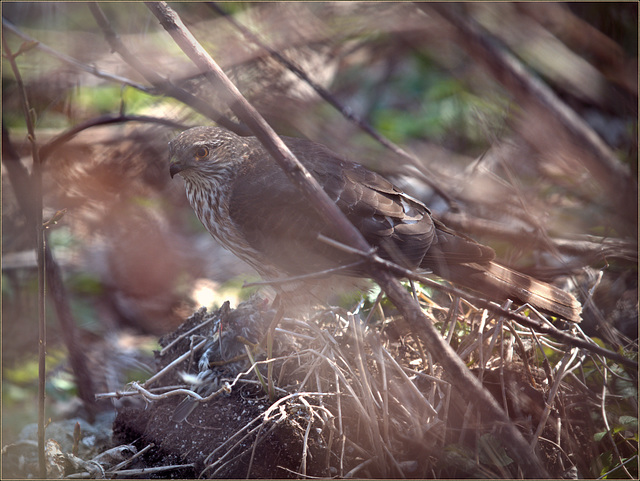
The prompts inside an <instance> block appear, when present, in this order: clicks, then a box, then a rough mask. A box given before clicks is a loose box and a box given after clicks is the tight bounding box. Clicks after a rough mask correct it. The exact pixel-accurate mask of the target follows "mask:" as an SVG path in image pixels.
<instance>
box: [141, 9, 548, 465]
mask: <svg viewBox="0 0 640 481" xmlns="http://www.w3.org/2000/svg"><path fill="white" fill-rule="evenodd" d="M147 6H148V8H149V9H150V10H151V11H152V12H153V13H154V15H155V16H156V17H157V18H158V20H159V21H160V23H161V24H162V26H163V27H164V28H165V30H167V31H168V32H169V34H170V35H171V36H172V37H173V38H174V40H175V41H176V43H177V44H178V45H179V46H180V47H181V48H182V49H183V51H184V52H185V53H186V54H187V55H188V56H189V58H191V59H192V60H193V62H194V63H195V64H196V65H197V66H198V67H200V68H201V69H202V71H204V72H205V73H206V75H207V76H208V77H209V78H210V79H212V81H213V82H214V83H215V84H216V87H217V88H218V89H219V90H220V91H221V96H222V98H223V100H225V101H226V102H228V103H229V105H230V106H231V108H232V110H233V111H234V112H235V113H236V115H238V117H239V118H240V119H241V120H243V121H244V122H245V123H246V124H247V125H248V127H249V128H250V129H251V131H252V132H253V133H254V134H255V135H256V137H257V138H258V139H260V141H261V142H263V144H264V146H265V148H266V149H267V151H268V152H269V153H270V154H271V155H272V156H273V157H274V159H275V160H276V161H277V162H278V164H279V165H280V166H281V167H282V168H283V170H284V171H285V173H286V174H287V175H288V176H289V178H290V179H291V180H292V181H293V182H294V184H295V185H296V186H297V187H298V188H299V189H300V190H301V191H302V192H303V193H304V195H305V197H306V198H308V199H309V200H310V201H311V202H312V203H313V205H314V207H315V208H316V209H318V211H319V212H320V213H321V214H322V216H323V218H324V219H325V220H326V221H327V222H330V223H331V224H332V225H334V226H335V227H336V228H337V231H338V232H339V233H340V234H341V235H342V237H343V239H341V240H346V244H347V245H349V246H350V247H355V248H357V249H360V250H362V251H365V252H367V251H369V250H370V247H369V245H368V244H367V242H366V241H365V240H364V238H363V237H362V235H361V234H360V232H359V231H358V230H357V229H356V228H355V227H354V226H353V225H352V224H351V223H350V222H349V221H348V219H347V218H346V217H345V216H344V214H342V212H341V211H340V210H339V209H338V207H337V206H336V205H335V204H334V203H333V202H331V200H330V199H329V197H328V196H327V195H326V193H325V192H324V191H323V190H322V188H321V187H320V186H319V185H318V183H317V181H316V180H315V179H314V178H313V177H312V176H311V175H310V174H309V172H307V171H306V169H304V167H303V166H302V165H300V163H299V162H298V161H297V159H295V157H294V156H293V155H292V154H291V152H290V151H289V150H288V149H287V148H286V146H285V145H284V143H283V142H282V140H281V139H280V138H279V137H278V136H277V135H276V134H275V132H274V131H273V129H272V128H271V127H270V126H269V125H268V124H267V123H266V121H265V120H264V119H263V118H262V117H261V116H260V115H259V114H258V112H257V111H256V110H255V109H254V108H253V107H252V106H251V105H250V104H249V102H248V101H247V100H246V99H245V98H244V97H243V96H242V94H241V93H240V92H239V91H238V89H237V88H236V87H235V85H233V83H232V82H231V81H230V80H229V79H228V78H227V76H226V75H225V74H224V72H223V71H222V69H221V68H220V67H219V66H218V65H217V64H216V62H215V61H214V60H213V59H212V58H211V57H210V56H209V54H208V53H207V52H206V51H205V50H204V48H203V47H202V46H201V45H200V44H199V43H198V41H197V40H196V39H195V37H193V35H192V34H191V33H190V32H189V30H188V29H187V28H186V26H185V25H184V24H183V23H182V21H181V19H180V18H179V17H178V15H177V14H176V13H175V12H174V11H173V10H172V9H171V8H169V7H168V5H167V4H166V3H164V2H159V3H150V2H149V3H147ZM371 274H372V277H373V278H374V279H375V280H376V281H377V282H378V283H379V284H380V286H381V287H382V288H383V289H384V290H385V291H386V292H387V294H388V295H389V297H390V298H391V299H392V301H393V302H394V304H395V305H396V307H397V308H398V309H399V310H400V311H401V312H402V314H403V315H404V317H405V319H406V320H407V321H408V322H409V324H410V325H411V327H412V329H413V331H414V332H415V333H418V334H419V335H420V337H422V338H423V339H424V341H425V342H426V344H427V346H428V347H429V348H430V350H431V351H432V353H433V354H434V355H435V356H436V357H437V359H438V360H440V362H442V364H443V366H444V367H445V369H446V370H447V372H448V373H449V375H450V376H451V377H452V378H453V384H454V385H456V386H457V387H458V388H459V389H460V392H461V393H462V395H463V396H465V397H466V398H467V399H468V400H470V401H472V402H473V403H474V404H475V405H476V406H477V407H478V409H479V410H480V412H482V413H483V415H484V416H485V421H486V422H489V423H492V424H493V425H494V426H496V428H497V431H498V433H500V434H502V435H503V436H504V439H505V444H506V445H507V446H508V447H509V451H510V452H511V453H512V454H513V456H514V457H515V458H516V459H517V460H518V463H519V464H520V466H521V467H522V469H523V471H524V473H525V475H526V476H529V477H547V473H546V470H545V469H544V467H543V466H542V464H541V462H540V460H539V459H537V457H535V456H531V455H530V453H529V446H528V444H527V442H526V441H525V439H524V437H523V436H522V434H521V433H520V432H519V431H518V430H517V429H516V428H515V426H514V425H513V423H512V422H511V421H510V419H509V418H508V417H507V415H506V414H505V412H504V411H503V409H502V408H501V407H500V405H499V404H498V403H497V401H496V400H495V398H493V396H492V395H491V394H490V393H489V392H488V391H487V390H486V389H485V388H483V386H482V384H481V383H480V381H479V380H478V379H477V378H476V377H475V376H473V375H472V374H471V373H470V372H469V370H468V369H467V367H466V365H465V364H464V362H463V361H462V360H461V359H460V358H459V357H458V356H457V355H456V353H455V352H454V351H453V349H452V348H451V346H449V345H448V344H447V343H445V342H444V340H443V339H442V338H441V337H440V335H439V333H438V332H437V330H436V329H435V327H434V326H433V325H432V324H431V323H430V322H429V321H428V320H427V318H426V316H425V315H424V313H423V312H422V310H421V309H420V307H419V306H418V305H417V303H415V302H414V301H413V300H412V298H411V297H410V296H409V295H408V293H407V292H406V291H405V290H404V288H403V287H402V286H401V285H400V283H399V281H398V280H397V278H396V277H395V276H394V275H393V274H391V273H390V272H389V271H387V270H385V269H382V268H380V267H377V266H372V268H371Z"/></svg>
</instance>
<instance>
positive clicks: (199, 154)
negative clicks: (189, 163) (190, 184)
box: [196, 147, 209, 160]
mask: <svg viewBox="0 0 640 481" xmlns="http://www.w3.org/2000/svg"><path fill="white" fill-rule="evenodd" d="M208 155H209V149H208V148H207V147H200V148H199V149H198V150H196V159H198V160H201V159H204V158H205V157H206V156H208Z"/></svg>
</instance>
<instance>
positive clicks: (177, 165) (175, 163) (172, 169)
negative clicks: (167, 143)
mask: <svg viewBox="0 0 640 481" xmlns="http://www.w3.org/2000/svg"><path fill="white" fill-rule="evenodd" d="M169 162H170V163H171V165H170V166H169V174H170V175H171V178H172V179H173V176H174V175H176V174H179V173H180V172H182V171H183V170H184V169H185V166H184V165H183V164H182V163H181V162H180V161H179V160H178V159H177V158H175V157H171V158H170V159H169Z"/></svg>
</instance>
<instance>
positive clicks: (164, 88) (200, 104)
mask: <svg viewBox="0 0 640 481" xmlns="http://www.w3.org/2000/svg"><path fill="white" fill-rule="evenodd" d="M89 9H90V10H91V13H92V14H93V16H94V17H95V19H96V22H98V25H99V26H100V28H101V29H102V32H103V33H104V36H105V38H106V40H107V42H108V43H109V45H110V46H111V48H112V49H113V51H114V52H118V54H119V55H120V56H121V57H122V59H123V60H124V61H125V62H126V63H127V64H128V65H130V66H131V67H132V68H134V69H135V70H136V71H138V72H139V73H140V74H141V75H142V76H143V77H144V78H145V79H146V80H147V81H148V82H149V83H151V84H152V85H153V86H154V87H155V88H156V89H158V90H159V91H160V92H163V93H164V94H166V95H168V96H169V97H173V98H175V99H176V100H179V101H181V102H183V103H185V104H187V105H189V106H191V107H192V108H193V109H194V110H195V111H197V112H199V113H201V114H202V115H204V116H206V117H208V118H210V119H211V120H213V121H214V122H216V123H218V124H220V125H222V126H224V127H225V128H227V129H229V130H232V131H233V132H236V133H237V134H242V133H247V132H246V129H245V128H244V127H243V126H241V125H238V124H237V123H235V122H232V121H231V120H229V119H228V118H226V117H225V116H224V115H223V114H221V113H220V112H218V111H217V110H216V109H214V108H213V107H211V105H209V104H208V103H207V102H204V101H202V100H200V99H199V98H198V97H196V96H195V95H193V94H191V93H189V92H187V91H186V90H184V89H181V88H180V87H177V86H176V85H174V84H173V83H171V82H170V81H169V80H167V79H165V78H164V77H162V76H161V75H159V74H157V73H156V72H155V71H154V70H153V69H151V68H148V67H147V66H146V65H145V64H144V63H142V62H140V61H139V60H138V59H137V57H136V56H135V55H133V54H132V53H131V52H130V51H129V49H128V48H127V47H126V45H125V44H124V43H123V42H122V41H121V40H120V37H119V36H118V34H117V33H116V32H115V31H114V30H113V29H112V28H111V24H110V23H109V20H108V19H107V17H106V15H105V14H104V12H103V11H102V9H101V8H100V7H99V6H98V4H97V3H89Z"/></svg>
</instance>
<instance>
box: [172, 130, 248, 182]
mask: <svg viewBox="0 0 640 481" xmlns="http://www.w3.org/2000/svg"><path fill="white" fill-rule="evenodd" d="M242 145H243V140H242V137H239V136H238V135H236V134H234V133H233V132H231V131H229V130H225V129H222V128H219V127H194V128H192V129H189V130H185V131H184V132H182V133H181V134H180V135H178V136H177V137H176V138H175V139H173V140H172V141H171V142H169V162H170V167H169V173H170V174H171V177H172V178H173V176H174V175H176V174H180V175H182V177H184V178H185V180H192V181H195V180H202V179H207V178H208V179H211V180H213V179H215V178H219V177H220V176H221V175H223V174H224V173H226V172H230V171H232V170H233V167H234V164H235V163H236V162H239V161H240V158H241V155H239V154H238V148H239V147H241V146H242Z"/></svg>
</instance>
